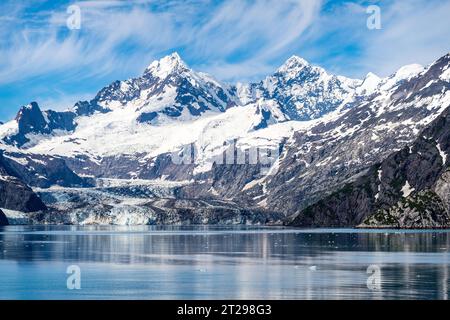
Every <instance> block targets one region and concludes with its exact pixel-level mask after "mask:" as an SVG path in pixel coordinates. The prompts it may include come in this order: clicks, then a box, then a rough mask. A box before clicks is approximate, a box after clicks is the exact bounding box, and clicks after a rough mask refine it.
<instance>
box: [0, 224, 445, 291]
mask: <svg viewBox="0 0 450 320" xmlns="http://www.w3.org/2000/svg"><path fill="white" fill-rule="evenodd" d="M449 241H450V231H444V230H443V231H402V232H399V231H388V230H381V231H365V230H352V229H315V230H297V229H286V228H268V227H259V228H253V227H234V228H219V227H148V226H142V227H74V226H51V227H50V226H8V227H0V299H447V298H448V291H449V271H450V269H449V260H450V256H449ZM70 265H77V266H79V267H80V270H81V277H80V280H81V289H80V290H69V289H68V288H67V278H68V277H69V276H70V275H68V274H67V273H66V271H67V267H68V266H70ZM370 265H375V267H373V266H372V269H371V270H379V271H380V272H381V274H380V277H379V278H378V279H380V281H381V282H380V283H379V286H378V285H376V284H377V283H376V282H375V285H370V286H369V287H368V285H367V279H368V277H369V276H370V275H371V274H368V273H367V268H368V267H369V266H370ZM373 268H375V269H373ZM377 268H379V269H377ZM375 275H377V274H375ZM370 283H372V282H370Z"/></svg>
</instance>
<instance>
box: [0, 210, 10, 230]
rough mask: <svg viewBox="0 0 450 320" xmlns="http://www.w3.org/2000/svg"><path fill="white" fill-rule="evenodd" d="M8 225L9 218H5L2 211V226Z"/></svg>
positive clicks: (0, 214) (0, 224)
mask: <svg viewBox="0 0 450 320" xmlns="http://www.w3.org/2000/svg"><path fill="white" fill-rule="evenodd" d="M8 224H9V222H8V218H7V217H6V216H5V214H4V213H3V211H2V210H0V226H7V225H8Z"/></svg>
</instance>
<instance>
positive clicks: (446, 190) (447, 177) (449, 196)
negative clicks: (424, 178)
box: [434, 170, 450, 214]
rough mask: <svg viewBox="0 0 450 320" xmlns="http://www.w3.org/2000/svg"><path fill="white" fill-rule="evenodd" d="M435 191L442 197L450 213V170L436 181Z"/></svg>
mask: <svg viewBox="0 0 450 320" xmlns="http://www.w3.org/2000/svg"><path fill="white" fill-rule="evenodd" d="M434 191H435V192H436V194H437V195H438V196H439V198H440V199H441V201H442V203H443V205H444V208H445V210H446V211H447V213H448V214H450V170H448V171H446V172H444V173H443V174H442V176H441V177H440V179H439V180H438V181H437V182H436V186H435V188H434Z"/></svg>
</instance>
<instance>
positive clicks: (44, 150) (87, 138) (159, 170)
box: [0, 54, 450, 221]
mask: <svg viewBox="0 0 450 320" xmlns="http://www.w3.org/2000/svg"><path fill="white" fill-rule="evenodd" d="M449 65H450V63H449V55H446V56H445V57H443V58H441V59H439V60H438V61H436V62H435V63H433V64H432V65H430V66H428V67H426V68H424V67H422V66H419V65H410V66H406V67H403V68H401V69H399V70H398V71H397V72H396V73H394V74H393V75H392V76H390V77H387V78H379V77H377V76H376V75H374V74H372V73H370V74H368V75H367V77H366V78H365V79H364V80H353V79H348V78H345V77H342V76H335V75H330V74H328V73H327V72H326V71H325V70H324V69H322V68H320V67H317V66H313V65H311V64H309V63H308V62H306V61H305V60H303V59H301V58H299V57H295V56H294V57H292V58H290V59H289V60H288V61H287V62H286V63H285V64H284V65H283V66H281V67H280V68H279V69H278V70H277V71H276V72H275V73H274V74H273V75H271V76H268V77H267V78H266V79H264V80H263V81H261V82H259V83H254V84H249V85H235V86H233V85H227V84H223V83H221V82H219V81H217V80H215V79H213V78H212V77H211V76H208V75H206V74H203V73H198V72H195V71H193V70H191V69H190V68H189V67H187V65H186V64H185V63H184V62H183V61H182V60H181V59H180V57H179V56H178V54H172V55H170V56H167V57H165V58H163V59H161V60H159V61H155V62H153V63H151V64H150V66H149V67H148V68H147V69H146V70H145V72H144V73H143V75H142V76H140V77H137V78H133V79H130V80H125V81H116V82H114V83H112V84H111V85H109V86H107V87H105V88H103V89H102V90H100V92H99V93H98V94H97V95H96V97H95V98H93V99H92V100H91V101H83V102H78V103H76V104H75V106H74V107H73V109H71V110H69V111H65V112H55V111H51V110H49V111H42V110H41V109H40V108H39V106H38V105H37V103H31V104H30V105H28V106H24V107H22V108H21V109H20V111H19V113H18V114H17V116H16V118H15V119H14V120H12V121H9V122H7V123H5V124H3V125H0V141H1V142H0V148H1V149H2V150H4V156H5V158H4V159H5V161H6V162H8V165H9V166H10V167H12V168H15V172H16V173H17V174H16V176H17V178H18V179H21V181H23V182H25V183H26V184H28V185H30V186H33V187H39V188H48V187H50V186H54V185H59V186H64V187H83V188H86V187H91V188H92V187H95V186H97V185H98V181H99V179H125V180H126V181H129V180H130V179H143V180H144V181H148V180H157V181H160V183H166V182H167V181H178V182H180V183H182V185H181V186H179V187H177V191H176V192H175V193H173V194H172V195H171V196H174V197H177V198H180V199H183V198H189V199H191V198H202V199H216V200H226V201H235V202H237V203H239V205H240V206H245V207H248V208H257V210H267V211H270V212H274V211H276V212H281V213H283V214H285V215H286V216H287V217H289V216H290V215H292V214H295V215H297V216H298V214H299V213H300V212H302V210H303V209H304V208H306V207H307V206H308V205H311V204H314V203H315V202H316V201H318V200H320V199H321V198H322V197H324V196H326V195H328V194H329V193H332V192H333V191H334V190H336V189H338V188H339V187H340V186H342V184H343V183H346V182H347V181H349V180H352V179H354V177H355V176H357V175H359V174H362V172H364V170H366V169H367V168H368V167H370V166H372V165H373V164H375V163H378V162H379V161H381V160H383V159H384V158H386V157H387V156H389V155H390V154H391V153H392V152H395V151H396V150H400V149H401V148H403V147H404V146H405V145H407V144H408V143H411V142H412V141H413V140H414V139H415V138H417V136H418V134H419V132H420V130H422V129H423V128H424V127H426V126H427V125H428V124H429V123H431V122H432V121H433V120H434V119H435V118H436V117H438V116H439V114H440V113H441V112H442V111H443V110H444V109H445V108H446V107H447V106H448V104H449V102H450V96H449V93H448V88H449V83H450V80H449V78H450V77H449V67H448V66H449ZM186 147H193V149H189V150H191V151H189V152H192V156H193V158H194V159H193V160H194V161H192V162H189V161H188V162H182V163H177V162H176V161H174V157H177V155H179V154H183V153H185V152H186ZM251 150H258V152H259V151H260V150H264V152H266V151H267V154H270V156H269V158H271V160H273V161H269V163H266V164H265V166H266V167H267V166H268V167H267V168H266V169H265V171H264V172H265V173H269V174H266V175H261V168H262V165H261V164H260V163H259V162H258V163H257V164H256V165H255V164H253V163H249V161H248V160H249V157H250V156H249V153H248V152H250V151H251ZM239 154H240V155H241V158H240V160H239V161H237V160H236V159H235V160H234V161H233V162H231V163H230V162H229V161H228V162H225V163H223V161H222V160H224V159H228V158H227V157H228V156H229V155H232V156H233V155H239ZM257 159H259V160H261V154H260V153H259V154H258V157H257ZM259 160H258V161H259ZM108 190H109V189H108ZM120 190H121V191H120V192H123V188H122V187H121V188H120ZM116 191H117V190H116ZM116 191H114V192H116ZM71 192H72V191H71ZM129 194H130V192H128V191H127V195H129ZM107 198H108V199H110V200H108V201H113V202H114V203H116V202H117V201H122V200H117V199H116V198H114V199H113V198H110V197H109V196H108V197H107ZM86 203H88V201H87V202H86ZM109 205H111V204H108V205H106V206H103V205H101V206H100V207H101V208H108V206H109ZM205 205H207V204H205ZM231 207H233V205H231ZM58 210H59V209H58ZM102 210H103V209H102ZM105 210H106V209H105ZM136 210H137V209H136ZM138 211H139V210H138ZM139 212H140V211H139ZM97 214H98V213H97ZM99 219H100V218H99ZM88 220H89V219H88ZM116 220H117V219H112V220H111V221H116ZM138 220H139V219H138ZM70 221H72V220H70ZM99 221H102V219H100V220H99ZM108 221H110V220H108ZM121 221H122V220H121ZM133 221H137V220H133ZM139 221H140V220H139ZM146 221H147V220H146ZM258 221H260V220H258Z"/></svg>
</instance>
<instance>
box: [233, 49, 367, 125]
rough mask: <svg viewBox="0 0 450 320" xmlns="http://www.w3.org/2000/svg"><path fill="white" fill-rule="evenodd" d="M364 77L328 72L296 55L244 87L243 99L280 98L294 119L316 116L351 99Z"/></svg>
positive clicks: (288, 116)
mask: <svg viewBox="0 0 450 320" xmlns="http://www.w3.org/2000/svg"><path fill="white" fill-rule="evenodd" d="M361 83H362V81H361V80H354V79H348V78H346V77H342V76H335V75H331V74H328V73H327V72H326V71H325V70H324V69H322V68H320V67H317V66H313V65H311V64H309V63H308V62H307V61H306V60H304V59H302V58H300V57H297V56H293V57H291V58H289V59H288V60H287V61H286V63H285V64H284V65H283V66H281V67H280V68H279V69H278V70H277V71H276V72H275V73H274V74H273V75H271V76H269V77H267V78H266V79H264V80H263V81H261V82H260V83H255V84H250V85H249V86H248V87H247V88H243V89H241V90H240V92H241V95H242V96H241V99H242V100H245V101H256V100H258V99H261V98H262V99H265V100H274V101H276V102H278V104H279V107H280V109H281V110H282V112H283V113H284V114H285V115H286V116H287V118H289V119H290V120H302V121H305V120H312V119H317V118H320V117H321V116H323V115H325V114H327V113H329V112H331V111H334V110H336V109H338V108H339V107H343V106H344V105H345V104H349V103H351V102H352V101H353V100H354V98H355V90H356V88H358V87H359V86H360V85H361Z"/></svg>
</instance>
